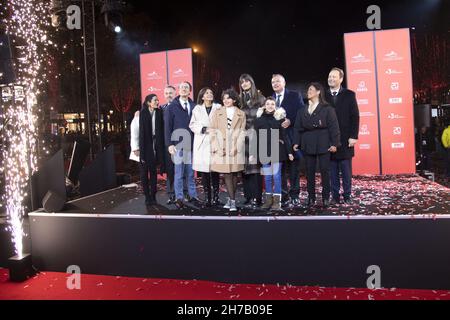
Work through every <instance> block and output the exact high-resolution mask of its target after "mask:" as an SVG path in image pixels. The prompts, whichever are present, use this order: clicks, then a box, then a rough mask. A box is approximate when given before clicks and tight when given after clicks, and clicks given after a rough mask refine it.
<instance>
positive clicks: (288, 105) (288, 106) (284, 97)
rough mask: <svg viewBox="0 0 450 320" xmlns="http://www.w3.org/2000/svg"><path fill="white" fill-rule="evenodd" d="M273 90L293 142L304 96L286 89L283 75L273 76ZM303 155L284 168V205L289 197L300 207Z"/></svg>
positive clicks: (298, 155)
mask: <svg viewBox="0 0 450 320" xmlns="http://www.w3.org/2000/svg"><path fill="white" fill-rule="evenodd" d="M272 88H273V91H274V93H273V95H272V97H273V98H274V99H275V103H276V106H277V108H279V107H282V108H283V109H284V110H286V120H285V121H284V122H283V124H282V126H283V128H285V129H286V135H287V137H288V138H289V139H290V141H293V139H294V124H295V121H296V118H297V114H298V111H299V110H300V109H302V108H304V107H305V104H304V102H303V98H302V95H301V94H300V93H299V92H296V91H291V90H288V89H286V81H285V79H284V77H283V76H282V75H281V74H274V75H273V76H272ZM301 157H302V154H301V152H300V151H297V152H295V153H294V161H286V162H285V163H284V164H283V167H282V192H283V200H282V201H283V204H285V205H286V204H287V203H288V201H289V197H290V199H291V203H292V204H293V205H299V204H300V200H299V194H300V159H301ZM288 179H289V184H290V188H289V192H288V187H287V180H288Z"/></svg>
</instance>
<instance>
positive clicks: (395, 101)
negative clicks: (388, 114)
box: [389, 98, 403, 104]
mask: <svg viewBox="0 0 450 320" xmlns="http://www.w3.org/2000/svg"><path fill="white" fill-rule="evenodd" d="M402 102H403V99H402V98H389V104H400V103H402Z"/></svg>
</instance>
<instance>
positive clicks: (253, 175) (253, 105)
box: [239, 74, 265, 207]
mask: <svg viewBox="0 0 450 320" xmlns="http://www.w3.org/2000/svg"><path fill="white" fill-rule="evenodd" d="M239 89H240V100H241V110H242V111H244V113H245V117H246V119H247V121H246V126H245V130H247V137H246V139H245V169H244V172H243V174H242V178H243V184H244V197H245V202H244V204H245V205H251V206H252V207H258V206H260V205H261V198H262V178H261V175H260V172H259V171H260V168H259V165H258V162H257V150H256V149H257V148H256V143H257V139H256V136H255V132H254V123H255V120H256V113H257V112H258V109H259V108H260V107H262V106H263V104H264V100H265V98H264V96H263V95H262V94H261V93H260V92H259V91H258V89H257V88H256V85H255V81H254V80H253V78H252V76H250V75H249V74H243V75H241V76H240V78H239Z"/></svg>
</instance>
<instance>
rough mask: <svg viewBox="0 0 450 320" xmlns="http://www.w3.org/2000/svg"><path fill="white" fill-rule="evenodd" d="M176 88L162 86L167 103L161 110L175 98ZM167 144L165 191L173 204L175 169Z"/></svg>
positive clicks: (169, 202) (165, 108) (164, 109)
mask: <svg viewBox="0 0 450 320" xmlns="http://www.w3.org/2000/svg"><path fill="white" fill-rule="evenodd" d="M176 93H177V90H176V89H175V87H173V86H170V85H168V86H166V87H165V88H164V98H165V99H166V101H167V103H166V104H164V105H162V106H161V110H162V111H163V112H165V111H166V110H167V107H168V106H169V104H170V103H171V102H172V101H173V99H175V96H176ZM168 147H169V146H166V148H165V167H166V174H167V178H166V192H167V196H168V197H169V199H168V200H167V204H175V191H174V188H173V180H174V176H175V169H174V166H173V162H172V159H171V157H170V153H169V151H168V150H167V148H168Z"/></svg>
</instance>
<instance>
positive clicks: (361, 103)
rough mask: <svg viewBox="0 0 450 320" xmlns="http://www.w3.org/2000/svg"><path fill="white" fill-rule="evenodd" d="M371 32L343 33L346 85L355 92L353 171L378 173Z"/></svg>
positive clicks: (378, 147) (376, 115)
mask: <svg viewBox="0 0 450 320" xmlns="http://www.w3.org/2000/svg"><path fill="white" fill-rule="evenodd" d="M373 41H374V39H373V32H358V33H347V34H345V35H344V43H345V57H346V67H347V68H346V71H347V72H346V73H347V86H348V88H349V89H351V90H353V91H354V92H355V93H356V98H357V101H358V107H359V113H360V129H359V139H358V143H357V144H356V146H355V148H356V149H355V157H354V159H353V163H352V166H353V174H380V157H379V149H380V146H379V141H378V110H377V86H376V74H375V51H374V46H373Z"/></svg>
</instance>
